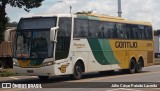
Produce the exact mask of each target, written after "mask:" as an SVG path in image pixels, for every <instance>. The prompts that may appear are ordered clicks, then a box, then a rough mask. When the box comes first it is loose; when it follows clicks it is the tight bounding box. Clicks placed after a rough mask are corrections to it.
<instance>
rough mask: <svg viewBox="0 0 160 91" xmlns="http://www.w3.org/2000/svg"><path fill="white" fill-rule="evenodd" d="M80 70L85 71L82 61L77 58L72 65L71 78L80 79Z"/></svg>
mask: <svg viewBox="0 0 160 91" xmlns="http://www.w3.org/2000/svg"><path fill="white" fill-rule="evenodd" d="M82 72H85V66H84V62H83V61H82V60H81V59H78V60H77V61H76V63H75V65H74V67H73V75H72V78H73V79H75V80H79V79H81V77H82Z"/></svg>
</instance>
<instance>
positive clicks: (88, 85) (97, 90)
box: [0, 65, 160, 91]
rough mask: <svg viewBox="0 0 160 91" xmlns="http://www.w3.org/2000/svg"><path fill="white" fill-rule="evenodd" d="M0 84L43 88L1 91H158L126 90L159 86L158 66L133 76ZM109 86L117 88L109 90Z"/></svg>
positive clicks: (155, 90)
mask: <svg viewBox="0 0 160 91" xmlns="http://www.w3.org/2000/svg"><path fill="white" fill-rule="evenodd" d="M136 82H138V83H136ZM140 82H145V83H140ZM155 82H157V83H155ZM0 83H16V84H33V83H34V84H41V85H42V87H43V89H18V88H15V89H2V90H3V91H21V90H24V91H44V90H47V91H151V90H152V91H160V88H154V87H152V88H141V87H139V88H127V86H131V84H133V85H136V84H139V85H138V86H140V85H141V84H142V85H144V84H145V85H146V86H148V85H149V86H156V85H158V86H160V65H154V66H150V67H145V68H143V72H142V73H135V74H126V73H122V72H118V71H117V72H114V73H106V74H99V73H89V74H84V75H83V78H82V79H81V80H72V79H70V78H69V77H68V76H58V77H51V78H50V79H49V80H47V81H41V80H39V79H38V78H37V77H35V76H13V77H0ZM111 85H114V86H117V87H112V88H111ZM118 86H119V87H118ZM108 87H109V88H108Z"/></svg>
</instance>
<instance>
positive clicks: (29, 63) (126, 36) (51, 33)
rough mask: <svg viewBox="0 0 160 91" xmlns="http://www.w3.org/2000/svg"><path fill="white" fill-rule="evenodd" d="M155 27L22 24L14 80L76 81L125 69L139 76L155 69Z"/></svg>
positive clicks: (67, 20) (101, 22)
mask: <svg viewBox="0 0 160 91" xmlns="http://www.w3.org/2000/svg"><path fill="white" fill-rule="evenodd" d="M152 37H153V36H152V27H151V24H150V23H148V22H132V21H127V20H124V19H122V18H118V17H110V16H101V15H93V14H90V15H86V14H85V15H84V14H80V15H71V14H57V15H43V16H41V15H39V16H33V17H25V18H21V19H20V21H19V23H18V27H17V31H16V35H15V41H14V52H13V55H14V57H13V68H14V70H15V72H16V74H23V75H31V76H38V77H39V78H40V79H48V78H49V77H50V76H58V75H72V77H73V78H74V79H80V78H81V77H82V73H87V72H98V71H107V70H117V69H127V70H128V71H129V72H130V73H134V72H141V70H142V67H144V66H148V65H152V64H153V38H152Z"/></svg>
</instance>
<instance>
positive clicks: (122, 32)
mask: <svg viewBox="0 0 160 91" xmlns="http://www.w3.org/2000/svg"><path fill="white" fill-rule="evenodd" d="M116 28H117V36H118V38H122V39H126V38H127V35H126V28H125V24H120V23H117V24H116Z"/></svg>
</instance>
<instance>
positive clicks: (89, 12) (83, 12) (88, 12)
mask: <svg viewBox="0 0 160 91" xmlns="http://www.w3.org/2000/svg"><path fill="white" fill-rule="evenodd" d="M92 13H93V10H91V11H82V12H77V13H76V14H92Z"/></svg>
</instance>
